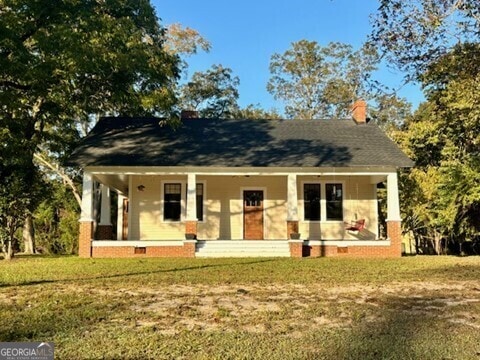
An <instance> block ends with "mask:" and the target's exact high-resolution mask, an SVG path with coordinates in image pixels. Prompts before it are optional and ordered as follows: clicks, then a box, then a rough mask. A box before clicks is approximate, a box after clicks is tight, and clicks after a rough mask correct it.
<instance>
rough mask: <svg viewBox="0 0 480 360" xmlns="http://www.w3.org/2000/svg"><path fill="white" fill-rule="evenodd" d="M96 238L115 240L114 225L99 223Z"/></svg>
mask: <svg viewBox="0 0 480 360" xmlns="http://www.w3.org/2000/svg"><path fill="white" fill-rule="evenodd" d="M95 239H96V240H113V226H112V225H97V233H96V234H95Z"/></svg>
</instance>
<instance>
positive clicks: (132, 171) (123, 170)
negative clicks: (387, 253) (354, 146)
mask: <svg viewBox="0 0 480 360" xmlns="http://www.w3.org/2000/svg"><path fill="white" fill-rule="evenodd" d="M87 170H88V171H90V172H91V173H93V174H99V175H115V176H119V175H122V176H126V175H188V174H190V173H194V174H196V175H219V176H225V175H226V176H244V175H251V176H255V175H257V176H262V175H265V176H287V175H288V174H292V173H295V174H297V176H300V175H320V176H338V175H343V176H353V175H359V176H372V175H378V176H387V175H388V174H389V173H391V172H393V171H395V170H396V169H395V168H393V167H358V168H355V170H353V171H352V168H351V167H345V168H333V167H321V168H318V167H315V168H301V169H298V168H273V167H258V168H255V169H252V167H239V168H235V169H232V168H229V167H208V168H207V167H183V168H182V167H172V166H163V167H162V166H152V167H128V166H112V167H99V166H92V167H88V169H87ZM299 170H300V171H299Z"/></svg>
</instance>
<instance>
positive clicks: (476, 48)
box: [370, 0, 480, 252]
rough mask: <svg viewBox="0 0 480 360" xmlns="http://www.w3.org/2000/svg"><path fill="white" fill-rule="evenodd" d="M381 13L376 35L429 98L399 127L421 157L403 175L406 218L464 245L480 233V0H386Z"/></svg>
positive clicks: (408, 147)
mask: <svg viewBox="0 0 480 360" xmlns="http://www.w3.org/2000/svg"><path fill="white" fill-rule="evenodd" d="M373 20H374V21H373V26H374V31H373V33H372V35H371V37H370V41H371V43H372V44H374V45H376V46H378V47H379V49H380V51H381V52H382V53H383V55H384V56H385V57H386V59H387V60H388V63H389V64H391V65H393V66H395V67H396V68H397V69H400V70H402V71H405V72H407V76H406V80H407V81H409V80H416V81H420V83H421V84H422V86H423V88H424V91H425V94H426V98H427V102H426V103H425V104H423V105H422V106H421V107H420V108H419V109H418V111H417V112H416V114H415V116H413V117H412V118H411V119H410V120H409V121H408V122H407V124H406V126H405V129H404V130H405V131H404V132H403V133H399V134H397V138H398V140H399V141H400V143H401V144H402V146H403V148H404V149H405V151H406V152H407V153H408V154H409V155H410V156H411V157H412V158H413V159H414V160H415V161H416V164H417V169H415V170H414V171H412V172H411V173H410V175H408V176H405V177H403V182H404V183H403V186H404V187H405V188H406V190H407V194H408V195H406V196H405V197H404V201H405V203H404V206H403V207H404V208H405V209H406V212H407V219H409V221H407V222H406V224H407V226H408V228H409V230H411V231H412V232H413V233H414V234H416V236H417V240H419V239H420V238H421V237H423V238H427V239H435V242H439V241H443V242H448V243H450V244H453V247H454V248H455V249H456V250H455V251H458V252H462V244H463V242H464V241H467V240H475V241H478V239H479V238H480V224H479V220H478V219H479V217H480V185H479V180H480V178H479V173H480V164H479V155H480V138H479V131H480V101H479V99H480V87H479V85H478V84H479V81H480V65H479V64H480V44H479V39H480V38H479V34H480V31H479V30H480V2H479V1H477V0H475V1H471V0H455V1H453V0H427V1H399V0H383V1H382V2H381V6H380V8H379V11H378V13H377V14H376V16H375V17H374V19H373ZM437 252H438V251H437Z"/></svg>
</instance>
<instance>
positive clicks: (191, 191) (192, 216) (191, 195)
mask: <svg viewBox="0 0 480 360" xmlns="http://www.w3.org/2000/svg"><path fill="white" fill-rule="evenodd" d="M187 177H188V180H187V217H186V219H185V220H187V221H197V189H196V184H197V176H196V174H188V175H187Z"/></svg>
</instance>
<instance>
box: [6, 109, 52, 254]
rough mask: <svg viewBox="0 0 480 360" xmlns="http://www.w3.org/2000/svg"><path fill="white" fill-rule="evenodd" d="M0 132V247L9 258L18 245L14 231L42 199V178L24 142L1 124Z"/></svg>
mask: <svg viewBox="0 0 480 360" xmlns="http://www.w3.org/2000/svg"><path fill="white" fill-rule="evenodd" d="M2 123H3V120H2V119H1V118H0V124H2ZM0 131H1V132H0V146H1V150H2V151H1V152H0V178H1V180H2V183H1V184H0V250H1V251H2V252H3V253H4V254H5V256H6V257H7V258H11V257H12V256H13V250H14V249H15V248H17V247H18V242H17V238H16V237H15V231H16V230H17V228H18V227H19V226H21V225H22V222H23V219H24V218H25V216H26V214H28V213H31V212H32V211H33V210H34V209H35V206H36V205H37V204H38V202H39V201H40V200H41V199H42V196H43V193H42V190H41V188H42V181H41V179H40V178H39V177H38V174H37V172H36V170H35V168H34V166H33V165H32V163H31V159H30V158H29V157H28V156H25V151H24V147H25V146H28V143H27V142H25V141H23V140H22V139H19V138H17V137H15V136H12V133H11V132H10V131H9V130H8V129H6V128H4V127H1V128H0Z"/></svg>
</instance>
